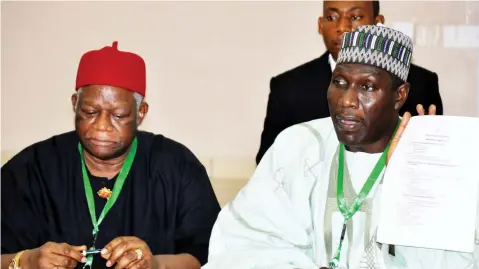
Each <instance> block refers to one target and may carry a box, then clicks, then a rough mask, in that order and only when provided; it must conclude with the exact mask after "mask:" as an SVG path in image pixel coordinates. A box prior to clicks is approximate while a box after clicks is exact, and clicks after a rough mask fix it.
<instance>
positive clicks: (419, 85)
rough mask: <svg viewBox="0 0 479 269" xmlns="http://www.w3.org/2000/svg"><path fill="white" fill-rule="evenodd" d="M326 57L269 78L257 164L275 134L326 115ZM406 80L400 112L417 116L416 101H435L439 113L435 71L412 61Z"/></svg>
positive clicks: (426, 103) (328, 73)
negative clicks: (404, 97) (407, 93)
mask: <svg viewBox="0 0 479 269" xmlns="http://www.w3.org/2000/svg"><path fill="white" fill-rule="evenodd" d="M328 57H329V53H328V52H326V53H325V54H323V55H322V56H321V57H319V58H317V59H314V60H312V61H310V62H307V63H305V64H303V65H300V66H298V67H296V68H294V69H292V70H289V71H286V72H285V73H282V74H280V75H278V76H276V77H273V78H272V79H271V81H270V89H271V90H270V93H269V99H268V107H267V111H266V118H265V120H264V129H263V133H262V134H261V145H260V148H259V151H258V154H257V155H256V163H259V161H260V160H261V158H262V157H263V155H264V153H265V152H266V151H267V150H268V148H269V147H270V146H271V145H272V144H273V142H274V140H275V139H276V136H277V135H278V134H279V133H280V132H281V131H283V130H284V129H286V128H288V127H290V126H292V125H295V124H298V123H301V122H306V121H310V120H314V119H318V118H325V117H329V107H328V100H327V94H326V93H327V90H328V87H329V84H330V81H331V74H332V72H331V65H330V64H329V61H328ZM407 81H408V82H409V83H410V85H411V86H410V91H409V96H408V98H407V100H406V103H405V104H404V106H403V107H402V109H401V111H400V115H402V114H404V112H405V111H409V112H410V113H411V114H412V115H413V116H414V115H417V111H416V105H417V104H422V105H423V106H424V108H426V109H427V108H428V107H429V106H430V105H431V104H434V105H436V107H437V110H436V113H437V114H438V115H442V113H443V108H442V100H441V96H440V94H439V85H438V77H437V74H436V73H433V72H431V71H429V70H426V69H424V68H422V67H419V66H417V65H414V64H411V68H410V70H409V76H408V79H407Z"/></svg>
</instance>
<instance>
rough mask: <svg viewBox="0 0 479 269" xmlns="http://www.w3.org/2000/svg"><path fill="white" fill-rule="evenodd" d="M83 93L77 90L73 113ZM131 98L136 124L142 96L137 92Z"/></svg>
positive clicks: (81, 89) (80, 89)
mask: <svg viewBox="0 0 479 269" xmlns="http://www.w3.org/2000/svg"><path fill="white" fill-rule="evenodd" d="M82 92H83V88H79V89H78V90H77V94H76V95H77V102H76V104H75V111H76V110H77V108H78V100H80V95H81V93H82ZM133 98H135V101H136V122H137V123H138V120H139V119H138V112H139V110H140V105H141V103H142V102H143V96H142V95H141V94H139V93H137V92H134V93H133Z"/></svg>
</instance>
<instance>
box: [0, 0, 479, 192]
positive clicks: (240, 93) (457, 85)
mask: <svg viewBox="0 0 479 269" xmlns="http://www.w3.org/2000/svg"><path fill="white" fill-rule="evenodd" d="M1 5H2V11H1V15H2V21H1V22H2V24H1V26H2V29H1V30H2V36H1V37H2V44H1V52H2V58H1V63H2V70H1V77H2V80H1V87H2V97H1V120H2V124H1V147H2V150H3V151H6V152H7V155H8V154H12V153H15V152H17V151H18V150H20V149H22V148H23V147H25V146H27V145H29V144H31V143H33V142H36V141H38V140H40V139H45V138H48V137H50V136H51V135H53V134H57V133H61V132H65V131H69V130H71V129H72V128H73V117H72V116H73V115H72V109H71V105H70V96H71V94H72V92H73V87H74V82H75V75H76V68H77V65H78V61H79V59H80V57H81V55H82V54H83V53H84V52H86V51H88V50H91V49H98V48H101V47H103V46H106V45H111V43H112V41H114V40H118V41H119V48H120V49H121V50H127V51H134V52H137V53H139V54H141V55H142V56H143V57H144V58H145V60H146V63H147V72H148V73H147V80H148V81H147V87H148V89H147V101H148V102H149V104H150V112H149V115H148V117H147V120H146V122H145V123H144V125H143V126H142V129H145V130H149V131H152V132H157V133H163V134H165V135H166V136H169V137H172V138H174V139H176V140H178V141H180V142H182V143H184V144H185V145H187V146H188V147H189V148H191V149H192V150H193V151H194V152H195V153H196V154H197V155H198V156H199V157H200V158H201V160H202V161H203V163H204V164H205V166H206V167H207V169H208V172H209V173H210V175H211V176H212V178H213V179H214V180H217V181H218V182H221V184H224V186H226V187H230V186H232V184H233V183H228V182H226V183H224V182H223V181H224V180H225V179H236V180H240V181H239V182H243V181H244V180H245V179H247V178H248V177H249V176H250V175H251V173H252V171H253V169H254V166H255V165H254V156H255V154H256V151H257V149H258V146H259V139H260V134H261V130H262V124H263V119H264V115H265V111H266V102H267V97H268V91H269V79H270V78H271V77H272V76H274V75H276V74H278V73H281V72H283V71H285V70H287V69H289V68H292V67H294V66H297V65H299V64H301V63H303V62H306V61H309V60H311V59H313V58H315V57H318V56H320V55H321V54H322V52H323V51H324V45H323V44H322V39H321V37H320V36H319V35H318V34H317V25H316V21H317V17H318V16H319V14H321V13H322V2H300V1H297V2H133V1H130V2H66V1H60V2H2V4H1ZM381 10H382V12H381V13H382V14H384V15H385V16H386V25H389V26H394V27H402V29H405V30H408V31H411V35H412V36H413V39H414V41H415V49H414V55H413V60H414V62H415V63H416V64H419V65H421V66H423V67H425V68H428V69H430V70H433V71H435V72H437V73H438V75H439V79H440V90H441V94H442V96H443V99H444V106H445V112H446V113H447V114H451V115H467V116H474V115H479V104H478V102H479V94H478V93H479V81H478V79H477V77H478V75H477V74H478V72H479V70H478V68H479V66H478V63H479V57H478V56H479V50H478V49H477V48H478V46H479V45H478V44H477V42H476V39H477V38H479V31H478V29H477V27H478V25H479V2H472V1H467V2H460V1H454V2H434V3H432V2H431V1H427V2H421V1H413V2H405V1H401V2H390V1H387V2H384V1H383V2H382V6H381ZM426 11H427V12H426ZM426 14H427V15H426ZM398 23H403V24H398ZM404 23H406V24H404ZM458 25H466V26H469V27H470V26H475V27H476V28H470V29H466V28H457V27H456V26H458ZM464 29H465V30H464ZM461 31H462V32H465V31H466V32H465V33H461ZM467 31H469V32H467ZM471 31H472V32H471ZM474 35H476V36H474ZM473 38H476V39H473ZM468 42H469V43H468ZM471 42H472V43H471ZM474 42H476V43H474ZM468 44H469V46H475V47H468ZM470 44H472V45H470ZM474 44H476V45H474ZM235 182H238V181H235ZM218 184H220V183H218ZM235 184H236V183H235ZM241 184H242V183H238V184H237V185H238V186H241ZM233 185H234V184H233ZM235 186H236V185H235ZM233 189H234V190H233V192H234V191H235V190H236V189H237V187H233ZM228 197H229V196H228ZM225 199H228V198H225Z"/></svg>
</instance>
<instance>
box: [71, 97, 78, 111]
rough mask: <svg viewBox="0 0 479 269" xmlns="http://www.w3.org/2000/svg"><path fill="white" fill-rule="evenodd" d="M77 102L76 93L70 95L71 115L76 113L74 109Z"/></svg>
mask: <svg viewBox="0 0 479 269" xmlns="http://www.w3.org/2000/svg"><path fill="white" fill-rule="evenodd" d="M77 102H78V98H77V93H76V92H75V93H73V94H72V108H73V113H76V110H75V107H76V104H77Z"/></svg>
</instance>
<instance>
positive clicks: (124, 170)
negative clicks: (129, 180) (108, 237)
mask: <svg viewBox="0 0 479 269" xmlns="http://www.w3.org/2000/svg"><path fill="white" fill-rule="evenodd" d="M137 145H138V141H137V139H136V137H135V139H134V140H133V143H132V144H131V148H130V152H129V153H128V156H127V157H126V160H125V163H123V166H122V167H121V171H120V174H119V175H118V178H117V180H116V182H115V185H114V186H113V190H112V193H111V196H110V197H109V198H108V201H107V202H106V204H105V206H104V207H103V210H102V211H101V214H100V217H99V218H98V220H97V218H96V211H95V200H94V197H93V190H92V188H91V184H90V179H89V178H88V172H87V168H86V165H85V158H84V156H83V147H82V145H81V143H78V151H79V152H80V157H81V163H82V174H83V186H84V188H85V195H86V199H87V202H88V211H90V217H91V222H92V224H93V232H92V235H93V242H92V246H91V247H90V250H93V249H95V243H96V238H97V235H98V232H99V231H100V229H99V226H100V224H101V222H102V221H103V219H104V218H105V216H106V214H107V213H108V211H110V209H111V208H112V207H113V205H114V204H115V202H116V200H117V199H118V196H119V195H120V192H121V189H122V187H123V184H124V183H125V180H126V177H127V176H128V173H129V172H130V169H131V166H132V164H133V161H134V159H135V155H136V149H137ZM86 258H87V262H86V263H85V265H84V266H83V268H88V267H90V268H91V266H92V264H93V255H88V256H87V257H86Z"/></svg>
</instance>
